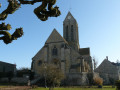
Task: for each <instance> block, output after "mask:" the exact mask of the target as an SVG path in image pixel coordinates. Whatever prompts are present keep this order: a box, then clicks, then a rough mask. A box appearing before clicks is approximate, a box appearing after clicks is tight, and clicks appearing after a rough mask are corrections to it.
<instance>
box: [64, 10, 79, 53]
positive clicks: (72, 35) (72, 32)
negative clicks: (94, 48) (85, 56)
mask: <svg viewBox="0 0 120 90" xmlns="http://www.w3.org/2000/svg"><path fill="white" fill-rule="evenodd" d="M63 37H64V39H65V40H66V41H67V42H68V44H69V45H70V46H71V47H72V48H73V49H74V50H76V51H78V50H79V48H80V46H79V35H78V24H77V21H76V20H75V18H74V17H73V16H72V14H71V13H70V12H68V14H67V16H66V18H65V20H64V21H63Z"/></svg>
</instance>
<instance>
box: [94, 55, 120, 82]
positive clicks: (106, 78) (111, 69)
mask: <svg viewBox="0 0 120 90" xmlns="http://www.w3.org/2000/svg"><path fill="white" fill-rule="evenodd" d="M95 72H97V73H99V75H100V77H101V78H103V84H114V82H115V81H116V80H120V63H114V62H111V61H110V60H109V59H108V57H106V58H105V59H104V60H103V62H102V63H101V64H100V65H99V66H98V68H96V69H95Z"/></svg>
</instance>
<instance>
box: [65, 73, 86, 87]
mask: <svg viewBox="0 0 120 90" xmlns="http://www.w3.org/2000/svg"><path fill="white" fill-rule="evenodd" d="M65 81H66V84H67V85H70V86H81V85H82V86H83V85H88V78H87V73H69V74H68V75H67V76H66V80H65Z"/></svg>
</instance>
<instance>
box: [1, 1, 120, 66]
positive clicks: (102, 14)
mask: <svg viewBox="0 0 120 90" xmlns="http://www.w3.org/2000/svg"><path fill="white" fill-rule="evenodd" d="M0 3H1V4H2V7H1V8H0V13H1V12H2V11H3V10H5V8H7V5H8V3H7V0H0ZM39 5H41V3H36V4H34V5H21V8H19V9H18V10H17V11H16V12H15V13H14V14H11V15H9V16H8V17H7V19H6V20H5V21H0V23H2V22H5V23H6V24H8V23H9V24H11V26H12V29H11V30H10V33H11V34H12V33H13V32H14V31H15V29H16V28H19V27H23V30H24V35H23V36H22V37H21V38H19V39H18V40H14V41H13V42H12V43H10V44H7V45H6V44H5V43H3V41H0V61H4V62H8V63H12V64H16V65H17V68H21V67H28V68H30V67H31V62H32V57H34V56H35V55H36V53H37V52H38V51H39V50H40V49H41V48H42V46H43V45H44V44H45V41H46V40H47V38H48V37H49V35H50V34H51V32H52V30H53V29H54V28H56V29H57V31H58V32H59V33H60V34H61V35H62V36H63V21H64V19H65V17H66V15H67V13H68V12H69V11H70V12H71V14H72V15H73V16H74V18H75V19H76V20H77V22H78V27H79V43H80V48H86V47H90V52H91V56H92V57H93V56H94V57H95V58H96V60H97V61H98V65H99V64H100V63H101V62H102V61H103V60H104V59H105V58H106V56H108V59H109V60H110V61H111V62H116V61H117V60H120V0H57V2H56V4H55V5H57V6H59V9H60V11H61V15H60V16H59V17H57V18H56V17H50V18H48V20H47V21H41V20H39V19H38V18H37V17H36V16H35V14H34V13H33V10H34V9H35V8H36V7H38V6H39Z"/></svg>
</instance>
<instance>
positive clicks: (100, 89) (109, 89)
mask: <svg viewBox="0 0 120 90" xmlns="http://www.w3.org/2000/svg"><path fill="white" fill-rule="evenodd" d="M31 90H49V88H36V89H31ZM54 90H116V88H54Z"/></svg>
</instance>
